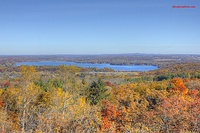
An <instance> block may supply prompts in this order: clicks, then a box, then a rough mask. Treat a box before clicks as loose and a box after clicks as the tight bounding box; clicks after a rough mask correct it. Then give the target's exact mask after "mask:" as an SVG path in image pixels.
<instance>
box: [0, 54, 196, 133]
mask: <svg viewBox="0 0 200 133" xmlns="http://www.w3.org/2000/svg"><path fill="white" fill-rule="evenodd" d="M1 58H3V57H1ZM7 58H11V57H7ZM5 60H6V59H5ZM1 61H2V62H3V61H4V60H3V59H2V60H1ZM15 61H16V59H13V62H15ZM13 62H11V63H10V64H9V63H7V66H6V65H5V63H4V62H3V63H2V64H3V65H1V66H0V132H1V133H11V132H13V133H95V132H96V133H199V132H200V128H199V127H200V93H199V92H200V63H199V62H198V61H193V62H188V61H185V62H181V63H180V62H176V61H175V62H174V63H172V64H171V65H169V63H168V64H167V63H166V62H164V61H162V65H161V66H162V67H161V68H159V69H157V70H153V71H147V72H114V71H112V70H107V69H105V70H104V73H102V72H98V71H94V69H92V68H91V69H86V68H78V67H76V66H64V65H61V66H54V67H51V66H42V67H35V66H13ZM168 62H170V61H168Z"/></svg>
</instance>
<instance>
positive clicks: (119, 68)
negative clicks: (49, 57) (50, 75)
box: [16, 61, 158, 71]
mask: <svg viewBox="0 0 200 133" xmlns="http://www.w3.org/2000/svg"><path fill="white" fill-rule="evenodd" d="M16 65H17V66H20V65H29V66H59V65H73V66H77V67H84V68H89V67H90V68H92V67H95V68H101V69H103V68H112V69H113V70H115V71H150V70H155V69H158V67H157V66H150V65H110V64H92V63H76V62H54V61H41V62H20V63H17V64H16Z"/></svg>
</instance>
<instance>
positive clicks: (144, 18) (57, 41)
mask: <svg viewBox="0 0 200 133" xmlns="http://www.w3.org/2000/svg"><path fill="white" fill-rule="evenodd" d="M173 5H194V6H196V8H194V9H191V8H188V9H174V8H172V6H173ZM113 53H161V54H200V1H199V0H0V55H21V54H37V55H38V54H113Z"/></svg>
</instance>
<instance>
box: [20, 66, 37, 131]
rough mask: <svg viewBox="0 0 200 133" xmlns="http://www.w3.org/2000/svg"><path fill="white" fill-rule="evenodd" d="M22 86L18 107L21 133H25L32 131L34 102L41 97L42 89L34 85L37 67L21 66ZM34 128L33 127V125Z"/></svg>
mask: <svg viewBox="0 0 200 133" xmlns="http://www.w3.org/2000/svg"><path fill="white" fill-rule="evenodd" d="M19 70H20V74H21V77H20V78H21V84H20V91H19V92H18V97H17V105H18V108H19V116H18V117H19V123H20V127H21V132H22V133H25V131H26V130H30V129H31V128H32V127H31V126H30V125H32V124H31V122H32V121H33V119H32V120H31V119H30V118H32V117H29V116H30V115H31V114H30V113H31V111H32V110H33V109H34V106H33V105H34V104H33V102H34V101H35V100H36V99H37V96H38V95H39V91H40V88H39V87H37V86H35V85H34V84H33V80H34V78H35V76H36V75H35V67H33V66H20V67H19ZM32 126H33V125H32Z"/></svg>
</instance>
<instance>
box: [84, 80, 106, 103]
mask: <svg viewBox="0 0 200 133" xmlns="http://www.w3.org/2000/svg"><path fill="white" fill-rule="evenodd" d="M107 90H108V89H107V88H106V86H105V83H104V82H103V81H102V79H100V78H99V79H98V81H97V82H96V81H93V82H92V84H91V85H90V87H89V89H88V96H87V101H89V103H90V105H96V104H98V103H99V102H100V101H101V100H102V99H104V98H106V97H108V96H109V94H107V93H106V91H107Z"/></svg>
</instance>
